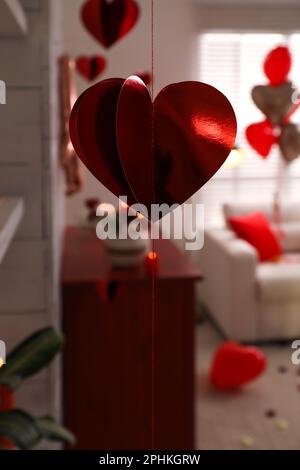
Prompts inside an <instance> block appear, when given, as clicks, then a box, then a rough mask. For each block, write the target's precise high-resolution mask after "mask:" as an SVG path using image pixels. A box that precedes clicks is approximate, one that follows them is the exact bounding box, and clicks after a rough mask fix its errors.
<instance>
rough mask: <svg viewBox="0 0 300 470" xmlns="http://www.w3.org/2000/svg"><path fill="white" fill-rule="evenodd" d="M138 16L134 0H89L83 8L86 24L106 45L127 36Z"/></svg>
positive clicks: (82, 12)
mask: <svg viewBox="0 0 300 470" xmlns="http://www.w3.org/2000/svg"><path fill="white" fill-rule="evenodd" d="M138 17H139V7H138V5H137V3H136V2H135V1H134V0H111V1H108V0H87V1H86V2H85V3H84V5H83V7H82V9H81V19H82V22H83V24H84V26H85V27H86V29H87V30H88V31H89V32H90V33H91V35H92V36H93V37H94V38H95V39H96V40H97V41H99V42H100V43H101V44H102V46H104V47H110V46H111V45H112V44H114V43H115V42H116V41H118V40H119V39H121V38H123V37H124V36H126V34H127V33H129V31H130V30H131V29H132V28H133V27H134V25H135V24H136V22H137V20H138Z"/></svg>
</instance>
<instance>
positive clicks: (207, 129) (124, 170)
mask: <svg viewBox="0 0 300 470" xmlns="http://www.w3.org/2000/svg"><path fill="white" fill-rule="evenodd" d="M70 135H71V139H72V143H73V145H74V148H75V150H76V152H77V154H78V156H79V157H80V158H81V160H82V161H83V163H85V165H86V166H87V167H88V168H89V170H90V171H91V172H92V173H93V174H94V176H95V177H96V178H97V179H98V180H99V181H100V182H101V183H102V184H104V186H106V187H107V188H108V189H109V190H110V191H112V192H113V193H114V194H115V195H116V196H117V197H120V196H123V195H125V196H127V198H128V203H129V205H131V204H133V203H140V204H143V205H144V206H145V207H146V209H147V211H146V212H145V213H146V215H147V214H148V213H149V211H151V204H154V203H156V204H163V203H166V204H168V205H169V206H171V205H173V204H182V203H183V202H185V201H186V200H187V199H189V198H190V197H191V196H192V195H193V194H194V193H195V192H196V191H197V190H198V189H199V188H201V187H202V186H203V185H204V184H205V183H206V182H207V181H208V180H209V179H210V178H211V177H212V176H213V175H214V174H215V173H216V171H217V170H218V169H219V168H220V167H221V166H222V164H223V163H224V162H225V160H226V158H227V156H228V154H229V152H230V150H231V148H232V147H233V145H234V142H235V136H236V118H235V114H234V111H233V109H232V106H231V104H230V103H229V101H228V100H227V98H226V97H225V96H224V95H223V94H222V93H221V92H220V91H218V90H217V89H216V88H214V87H212V86H210V85H207V84H204V83H200V82H192V81H191V82H181V83H175V84H171V85H169V86H167V87H165V88H164V89H163V90H161V92H160V93H159V94H158V96H157V97H156V98H155V100H154V102H152V99H151V96H150V94H149V91H148V88H147V87H146V85H145V84H144V82H143V81H142V80H141V79H140V78H138V77H136V76H132V77H129V78H128V79H127V80H124V79H120V78H112V79H109V80H103V81H101V82H99V83H97V84H96V85H94V86H92V87H91V88H89V89H88V90H86V91H85V92H84V93H83V94H82V95H81V96H80V97H79V99H78V100H77V102H76V103H75V106H74V107H73V110H72V113H71V118H70ZM141 211H142V212H143V208H141Z"/></svg>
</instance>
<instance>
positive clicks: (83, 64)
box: [76, 55, 106, 82]
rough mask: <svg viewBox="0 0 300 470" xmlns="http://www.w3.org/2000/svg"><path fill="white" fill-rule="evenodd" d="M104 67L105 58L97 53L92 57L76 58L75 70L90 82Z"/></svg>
mask: <svg viewBox="0 0 300 470" xmlns="http://www.w3.org/2000/svg"><path fill="white" fill-rule="evenodd" d="M105 68H106V60H105V59H104V57H101V56H99V55H96V56H92V57H87V56H81V57H78V59H76V69H77V71H78V72H79V73H80V74H81V75H82V76H83V77H84V78H86V79H87V80H88V81H90V82H92V81H93V80H95V79H96V78H98V77H99V76H100V75H101V73H102V72H103V71H104V70H105Z"/></svg>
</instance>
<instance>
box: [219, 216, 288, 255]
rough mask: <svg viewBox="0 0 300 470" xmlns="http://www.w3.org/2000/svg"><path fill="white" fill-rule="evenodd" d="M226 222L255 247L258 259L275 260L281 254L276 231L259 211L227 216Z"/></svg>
mask: <svg viewBox="0 0 300 470" xmlns="http://www.w3.org/2000/svg"><path fill="white" fill-rule="evenodd" d="M228 223H229V224H230V226H231V228H232V230H233V231H234V232H235V233H236V235H237V236H238V237H239V238H242V239H243V240H246V241H247V242H248V243H250V245H252V246H254V248H256V250H257V252H258V254H259V259H260V261H276V260H277V259H278V257H279V256H280V255H281V254H282V248H281V246H280V244H279V241H278V238H277V236H276V233H275V232H274V231H273V230H272V228H271V226H270V223H269V221H268V219H267V217H266V216H265V215H264V214H262V213H261V212H252V213H251V214H247V215H241V216H238V217H229V218H228Z"/></svg>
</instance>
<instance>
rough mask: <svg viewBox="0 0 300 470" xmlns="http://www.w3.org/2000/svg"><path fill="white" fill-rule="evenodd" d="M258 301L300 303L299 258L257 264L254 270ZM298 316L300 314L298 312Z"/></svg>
mask: <svg viewBox="0 0 300 470" xmlns="http://www.w3.org/2000/svg"><path fill="white" fill-rule="evenodd" d="M256 285H257V293H258V296H259V300H261V301H264V302H280V301H284V302H286V301H287V300H288V301H300V258H299V256H298V259H297V258H295V259H294V260H290V261H288V260H287V261H284V259H283V261H281V262H278V263H259V264H258V265H257V268H256ZM299 314H300V312H299Z"/></svg>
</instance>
